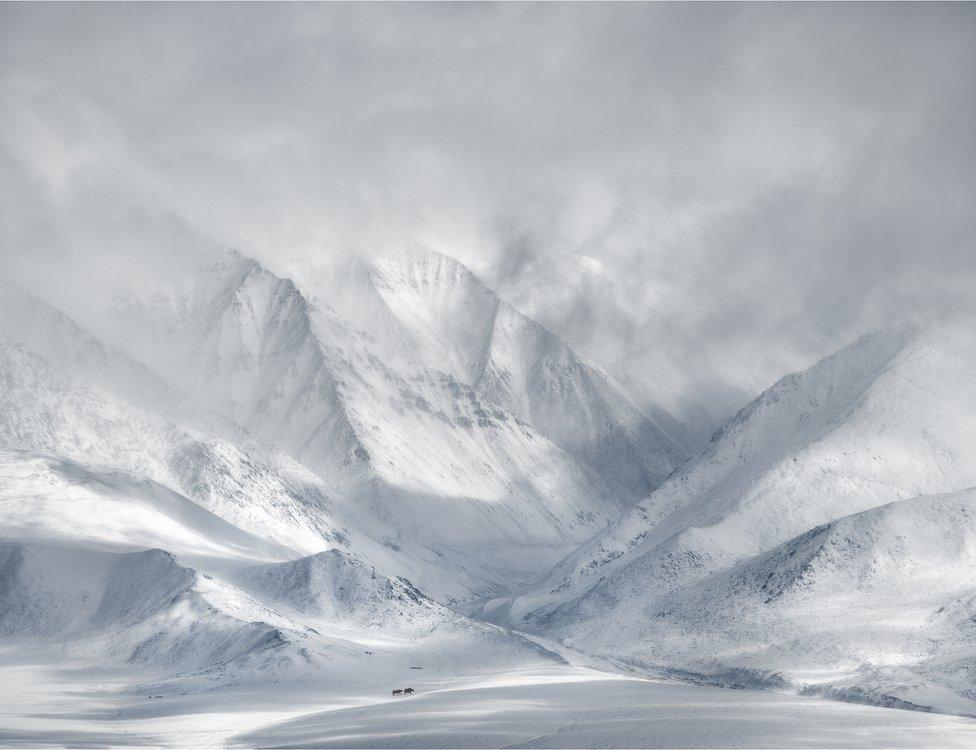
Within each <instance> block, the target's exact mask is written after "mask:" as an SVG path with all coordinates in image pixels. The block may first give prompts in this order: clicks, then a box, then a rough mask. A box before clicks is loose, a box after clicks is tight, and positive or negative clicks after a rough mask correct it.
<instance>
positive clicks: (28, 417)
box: [0, 333, 354, 554]
mask: <svg viewBox="0 0 976 750" xmlns="http://www.w3.org/2000/svg"><path fill="white" fill-rule="evenodd" d="M0 448H3V449H7V450H16V451H21V452H34V453H40V454H45V455H48V456H51V457H53V458H54V460H62V459H68V460H70V461H74V462H79V463H81V464H83V465H84V466H85V467H86V469H87V470H93V471H96V472H98V473H104V472H112V471H116V472H118V471H126V472H134V473H136V474H139V475H141V476H144V477H151V478H152V479H153V480H155V481H156V482H158V483H160V484H162V485H164V486H165V487H167V488H169V489H170V490H173V491H175V492H178V493H181V494H183V495H185V496H186V497H188V498H190V499H192V500H193V501H194V502H195V503H197V504H199V505H200V506H202V507H203V508H205V509H207V510H209V511H211V512H212V513H214V514H215V515H217V516H219V517H220V518H222V519H224V520H225V521H228V522H229V523H232V524H234V525H236V526H238V527H239V528H241V529H244V530H246V531H248V532H250V533H253V534H256V535H260V536H262V537H263V538H265V539H267V540H268V541H269V542H276V543H277V544H278V545H280V546H282V547H284V548H287V549H290V550H292V551H293V552H294V553H295V554H302V553H306V554H307V553H311V552H317V551H320V550H322V549H325V548H330V547H333V546H336V545H340V546H345V545H348V544H349V538H350V537H351V536H354V532H353V531H351V530H350V529H349V527H348V518H347V516H346V514H345V513H344V512H343V511H342V509H341V508H340V507H339V506H338V505H337V501H336V500H335V499H334V498H333V497H331V496H330V495H329V494H327V493H326V492H324V491H323V489H322V487H321V483H320V482H318V480H316V479H315V478H314V477H312V476H311V475H310V474H309V473H308V472H307V471H304V470H302V469H301V467H299V466H297V465H293V462H292V463H289V462H288V461H287V460H286V459H274V458H271V459H269V461H273V463H266V462H264V461H261V460H260V459H257V458H253V457H251V456H249V455H247V454H245V453H244V452H243V451H242V450H241V449H240V448H237V447H236V446H234V445H231V444H229V443H226V442H223V441H221V440H217V439H214V438H210V437H208V436H205V435H201V434H199V433H196V432H195V431H192V430H188V429H187V428H184V427H182V426H180V425H178V424H175V423H173V422H169V421H166V420H164V419H162V418H161V417H159V416H157V415H155V414H152V413H149V412H147V411H144V410H142V409H140V408H138V407H137V406H134V405H132V404H129V403H127V402H125V401H122V400H120V399H118V398H115V397H114V396H112V395H111V394H108V393H106V392H104V391H102V390H100V389H98V388H92V387H89V386H87V385H85V384H83V383H80V382H78V381H77V380H75V379H74V378H71V377H69V376H68V375H66V374H65V373H64V372H62V371H59V370H58V369H57V368H54V367H52V366H51V365H50V364H49V363H47V362H46V361H45V360H44V359H43V358H41V357H39V356H38V355H37V354H35V353H33V352H31V351H30V350H28V349H27V348H25V347H23V346H22V345H18V344H13V343H11V342H10V341H9V339H7V338H6V337H5V335H4V334H2V333H0ZM93 467H95V468H93ZM60 484H61V483H60V482H55V483H54V485H53V486H54V487H57V486H59V485H60Z"/></svg>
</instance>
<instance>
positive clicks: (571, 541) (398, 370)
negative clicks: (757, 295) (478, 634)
mask: <svg viewBox="0 0 976 750" xmlns="http://www.w3.org/2000/svg"><path fill="white" fill-rule="evenodd" d="M303 283H304V284H307V285H308V286H309V287H310V288H314V289H315V290H316V291H315V293H314V294H312V293H306V292H305V291H304V288H303V289H301V290H300V289H299V288H298V287H296V286H295V285H294V284H293V283H292V282H291V281H288V280H285V279H282V278H280V277H278V276H276V275H275V274H273V273H271V272H270V271H268V270H267V269H264V268H262V267H261V266H259V265H257V264H256V263H254V262H253V261H251V260H249V259H246V258H243V257H241V256H239V255H237V254H235V253H230V252H228V253H223V254H221V255H220V256H219V257H218V258H217V259H216V260H213V261H212V262H208V263H206V264H205V265H204V266H203V267H202V268H200V269H199V270H198V271H197V272H196V273H195V274H192V275H191V276H189V277H187V278H177V279H174V280H172V282H171V283H170V282H166V283H164V284H161V286H160V288H158V289H154V290H152V291H151V292H150V291H148V290H137V289H133V290H129V292H128V293H127V294H126V295H125V296H123V297H122V298H121V300H120V303H119V307H118V311H119V315H118V316H117V324H118V330H117V333H116V335H117V337H118V339H119V340H122V341H124V342H126V341H127V342H128V343H125V347H126V348H127V349H129V348H130V347H135V348H134V349H132V351H134V353H136V354H137V355H138V356H139V357H140V359H145V361H147V362H149V363H150V364H151V365H152V366H153V367H155V368H157V369H159V371H160V372H163V373H164V374H165V375H166V376H167V377H168V378H170V379H172V380H173V381H174V382H176V383H177V384H178V385H179V386H180V387H182V388H185V389H186V390H187V391H188V392H190V393H191V394H193V396H194V398H195V399H196V400H197V401H199V402H202V403H208V404H212V405H214V406H215V408H217V409H218V410H219V411H221V412H222V413H223V414H225V415H226V416H228V417H229V418H232V419H234V420H237V421H240V422H241V423H242V424H243V425H244V426H245V427H247V429H248V430H250V431H251V432H253V433H254V434H255V435H256V436H258V437H259V438H260V439H262V440H264V441H267V442H269V443H272V444H274V445H276V446H278V447H279V448H280V449H281V450H283V451H285V452H287V453H289V454H291V455H292V456H294V457H295V458H296V459H297V460H299V461H300V462H302V463H303V464H304V465H306V466H308V467H309V468H310V469H312V470H313V471H315V472H316V473H317V474H318V476H319V477H321V478H323V479H324V480H325V481H327V482H329V483H330V485H331V486H332V487H334V488H336V491H337V492H339V493H341V494H343V495H345V496H347V497H348V498H350V500H351V501H352V505H351V507H355V508H357V509H359V510H362V511H363V514H362V516H361V517H359V518H358V519H357V525H359V526H360V527H362V528H363V529H364V530H365V531H366V532H367V533H368V534H369V535H370V536H371V537H373V538H374V539H376V540H378V541H380V542H382V543H384V544H387V545H388V546H389V547H390V548H391V549H393V550H394V551H400V552H403V553H404V556H405V557H406V556H409V557H410V558H411V565H412V567H411V568H409V569H408V570H407V571H406V572H407V573H408V575H409V576H410V578H411V580H414V581H416V582H417V583H418V585H420V586H421V587H422V588H423V589H424V590H425V591H429V592H430V593H432V594H434V595H437V596H449V597H452V598H458V597H462V598H463V597H470V596H471V595H472V594H476V593H485V592H487V591H490V590H495V591H504V590H506V589H508V590H511V589H514V588H516V587H518V586H520V585H524V583H526V582H528V581H529V580H531V579H532V578H534V577H535V576H536V575H537V571H538V570H539V569H542V568H545V567H548V566H550V565H551V564H552V563H554V562H555V561H556V560H557V559H558V558H559V557H560V556H561V555H563V554H565V553H566V552H567V551H569V550H570V549H571V548H572V547H573V546H575V545H576V544H578V543H579V542H580V541H582V540H583V539H585V538H587V537H588V536H590V535H592V534H593V533H594V532H595V531H597V530H598V529H600V528H602V527H603V526H605V524H606V523H607V522H608V521H609V520H610V519H612V518H614V517H615V516H616V515H617V514H618V513H619V511H620V510H621V509H622V508H624V507H627V505H628V504H629V503H631V502H633V500H634V495H632V494H631V490H632V489H636V488H645V487H647V486H648V484H649V483H651V482H652V481H653V477H658V476H661V475H663V474H664V473H666V472H667V471H670V469H671V468H672V467H673V465H675V463H676V462H677V460H678V456H679V455H680V454H681V451H682V450H684V449H682V448H680V447H677V446H679V442H677V441H676V440H672V439H671V438H669V437H668V436H667V435H666V434H665V433H664V432H663V431H662V430H661V429H659V428H658V427H656V426H654V425H653V424H651V423H650V422H649V421H648V420H647V419H646V418H644V417H643V416H642V415H641V414H640V413H639V412H638V411H637V410H636V408H635V407H633V406H632V405H631V404H630V403H629V402H628V401H627V399H626V398H625V397H624V396H623V395H622V394H619V393H618V392H616V391H614V389H613V386H612V385H611V384H610V383H609V381H607V380H606V379H605V378H603V377H602V376H601V375H599V373H597V372H596V371H594V370H592V369H591V368H589V367H588V366H586V365H584V364H583V363H581V362H579V361H578V360H577V359H576V358H575V355H573V354H572V352H571V351H570V350H569V349H567V348H566V347H565V346H564V345H563V344H561V343H560V342H559V341H558V339H556V338H555V337H554V336H552V335H551V334H548V333H546V332H545V331H544V329H541V328H540V327H539V326H537V325H535V324H532V323H531V322H530V321H528V320H527V319H525V318H523V317H522V316H519V315H518V314H517V313H515V312H514V311H513V310H511V309H510V308H508V307H507V306H506V305H504V303H502V302H501V301H500V300H499V299H498V298H497V296H496V295H494V293H492V292H491V291H490V290H488V289H487V288H485V287H484V286H483V285H481V284H480V282H478V281H477V279H475V278H474V276H473V275H472V274H471V273H470V272H469V271H467V269H465V268H464V267H463V266H460V264H457V263H456V262H455V261H451V260H450V259H447V258H444V257H443V256H439V255H436V254H429V253H419V252H418V253H410V254H405V255H402V256H396V257H394V258H388V259H386V260H383V259H370V260H369V261H366V260H363V259H361V258H352V259H348V260H347V261H344V262H343V263H342V264H339V265H337V266H336V267H334V268H332V269H328V272H327V273H325V272H323V273H322V274H319V275H313V276H311V277H310V278H309V279H306V280H305V281H304V282H303ZM167 284H168V286H167ZM142 331H149V333H148V334H143V333H142ZM570 414H572V415H573V416H572V417H569V416H566V415H570ZM662 419H664V418H662ZM664 421H666V419H664ZM536 422H537V423H538V425H537V424H535V423H536ZM672 422H673V420H672ZM669 424H671V423H669ZM540 425H541V426H540ZM672 426H674V427H675V432H676V433H680V426H679V425H676V423H674V424H673V425H672ZM547 435H548V436H547ZM652 447H653V449H652ZM645 457H646V460H644V458H645ZM648 467H651V468H648ZM652 470H653V472H652ZM448 560H449V561H451V562H450V563H449V564H446V563H445V561H448Z"/></svg>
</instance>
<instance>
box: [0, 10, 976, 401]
mask: <svg viewBox="0 0 976 750" xmlns="http://www.w3.org/2000/svg"><path fill="white" fill-rule="evenodd" d="M0 50H2V61H3V62H2V92H3V93H2V96H3V100H4V107H3V114H2V115H0V145H2V149H3V151H2V154H0V157H2V159H0V169H2V170H3V172H4V174H3V176H2V182H0V186H2V191H3V197H4V202H5V205H6V206H11V207H13V211H10V212H6V213H7V216H6V217H5V219H4V221H3V225H2V226H3V251H2V252H3V253H4V258H3V263H4V264H5V265H6V266H8V267H12V266H16V267H17V268H19V269H21V271H23V269H24V268H31V267H33V266H32V261H31V258H27V259H26V260H25V255H26V254H31V255H32V256H36V258H39V259H40V260H38V261H37V263H36V264H35V265H36V266H37V267H38V268H39V267H41V266H42V265H43V261H44V259H45V258H50V257H55V256H59V257H60V258H61V259H62V260H63V259H64V258H68V259H69V260H72V259H74V260H80V261H81V263H80V265H82V266H84V267H90V266H91V265H92V263H91V259H92V258H97V257H100V258H103V259H105V260H103V261H102V264H103V265H106V264H107V265H111V266H113V267H114V266H117V265H119V264H121V265H122V266H125V265H126V264H127V263H128V265H129V266H130V267H132V268H140V267H142V266H143V265H144V264H145V263H147V262H149V260H150V259H152V258H156V257H157V256H168V255H169V254H171V253H173V252H175V248H176V247H177V246H179V245H181V244H183V245H189V246H191V247H192V246H194V243H200V244H202V245H205V244H207V243H209V242H216V243H222V244H227V245H233V246H237V247H240V248H242V249H244V250H245V251H247V252H251V253H253V254H255V255H257V256H258V257H261V258H262V259H264V260H265V261H266V262H269V263H271V264H272V265H273V264H274V263H276V262H287V261H288V259H290V258H307V257H315V256H316V255H321V254H327V253H333V252H339V251H342V250H344V249H348V248H353V249H360V250H371V249H377V248H380V249H381V248H383V247H386V246H390V245H397V244H404V243H412V242H421V243H424V244H427V245H430V246H432V247H434V248H435V249H437V250H440V251H442V252H446V253H448V254H451V255H455V256H458V257H460V258H461V259H463V260H467V261H469V262H472V263H473V264H474V265H476V266H478V267H479V268H483V269H491V270H490V271H488V273H491V274H493V276H494V279H495V281H496V282H497V283H498V285H499V286H500V287H501V288H503V290H504V289H509V290H512V292H513V294H516V296H521V295H522V291H524V290H525V289H527V288H528V289H531V288H533V280H532V278H531V277H530V276H528V275H530V274H532V273H534V272H535V269H537V268H538V263H540V262H548V261H545V260H544V259H547V258H550V257H552V256H555V257H556V258H559V257H560V256H562V255H565V254H567V253H581V254H584V255H587V256H591V257H593V258H596V259H598V260H600V261H602V262H603V263H604V264H605V265H606V268H607V269H610V270H611V271H613V272H614V273H615V274H616V275H617V276H619V277H621V278H625V279H626V280H627V281H628V284H630V285H631V286H633V287H635V288H636V291H635V290H631V291H628V292H627V293H628V294H632V295H633V296H634V298H635V299H640V300H642V301H643V300H647V299H649V300H651V301H652V302H653V304H649V305H647V306H640V305H630V304H629V303H621V304H620V306H619V307H620V309H619V310H617V311H615V312H614V313H613V314H608V315H605V316H603V317H600V316H599V315H598V314H597V313H594V312H593V311H594V310H595V309H596V308H597V307H599V306H600V305H603V304H605V301H602V300H601V299H599V298H593V297H592V296H593V295H596V294H598V293H602V291H603V290H602V289H597V288H595V287H593V286H588V285H585V284H584V285H580V286H579V288H576V289H574V290H573V294H574V295H575V297H574V296H572V295H570V294H568V293H565V292H566V290H556V291H558V292H560V293H561V294H563V296H562V297H560V299H558V300H554V301H553V304H552V305H551V306H552V307H554V308H558V309H561V310H563V311H564V313H563V319H562V320H561V321H560V320H553V321H552V323H553V325H556V326H559V325H562V326H563V327H564V328H565V330H566V331H568V332H572V331H575V332H576V335H578V336H579V337H580V338H581V340H590V339H595V338H604V339H613V344H612V347H615V348H616V350H620V349H621V348H622V347H629V348H630V349H631V350H632V352H633V353H634V354H633V356H630V357H629V358H627V357H625V358H624V359H629V360H630V361H631V362H632V363H633V367H634V368H644V369H647V368H652V367H654V362H655V357H656V356H658V353H657V348H656V347H655V346H652V345H649V344H648V343H647V341H645V340H642V337H643V336H644V332H646V331H654V330H657V329H656V328H655V326H658V328H659V327H660V324H659V323H655V320H657V319H658V318H660V317H662V316H663V317H665V318H668V319H669V320H671V321H673V325H674V327H675V329H676V330H677V331H678V333H676V334H675V335H674V336H673V337H672V338H671V339H670V341H671V342H672V344H671V345H672V346H673V347H674V348H675V349H676V351H674V352H673V353H672V356H673V358H674V359H675V361H677V362H679V363H684V365H683V366H685V367H686V368H687V369H692V368H696V369H700V368H703V367H704V368H709V369H712V370H714V371H715V376H714V378H713V381H714V382H713V385H712V386H708V387H711V388H714V389H715V390H716V392H718V390H722V389H724V388H726V387H727V386H728V385H729V384H730V383H731V384H733V385H734V386H735V387H737V388H745V389H747V390H748V389H755V388H758V387H761V386H762V385H764V384H765V383H766V382H768V381H769V380H770V379H772V378H774V377H776V376H777V375H779V374H782V372H783V371H785V370H787V369H790V368H792V367H797V366H801V365H804V364H807V363H808V362H809V361H810V360H812V359H813V358H815V357H816V356H819V355H820V354H823V353H825V352H826V351H828V350H829V349H830V348H831V347H833V346H836V345H838V344H840V343H842V342H843V341H844V340H846V339H847V338H850V337H851V336H854V335H856V334H858V333H860V332H861V331H862V330H864V329H865V328H867V327H871V326H875V325H885V324H888V323H892V322H898V321H900V320H902V319H906V318H907V319H913V318H916V317H925V316H933V315H939V314H943V313H946V312H952V311H954V310H956V309H958V308H960V307H962V306H965V305H966V304H967V301H968V300H970V299H971V298H972V297H973V296H974V295H973V292H974V291H976V290H974V286H976V281H974V279H976V259H974V258H976V253H974V251H973V250H974V249H973V236H974V218H973V217H974V210H973V209H974V198H976V187H974V179H976V178H974V175H976V135H974V128H973V127H972V123H973V122H974V115H976V93H974V92H976V87H974V86H973V73H972V71H973V70H976V8H974V7H973V6H972V5H969V4H910V3H906V4H843V5H841V4H781V5H774V4H402V5H391V4H324V5H306V4H295V5H291V4H289V5H265V4H240V5H231V4H206V5H184V4H156V5H150V4H131V5H130V4H104V5H103V4H77V5H75V4H57V5H53V4H52V5H18V4H6V5H4V6H2V7H0ZM190 236H192V237H194V238H195V239H194V240H193V241H192V242H190V241H188V240H187V237H190ZM137 245H138V247H137ZM28 248H29V249H28ZM540 259H542V260H540ZM553 262H558V260H557V261H553ZM69 265H70V264H69ZM96 265H97V263H96ZM629 288H630V287H628V289H629ZM535 293H536V294H537V295H540V296H542V297H543V299H542V301H541V302H540V303H539V305H540V306H545V304H546V303H545V297H546V295H553V294H555V293H556V292H555V291H553V290H547V289H546V288H544V287H541V286H540V287H538V288H537V289H535ZM557 303H558V304H557ZM628 310H629V312H628ZM594 320H600V321H601V323H605V325H606V326H611V325H613V326H614V329H613V330H606V329H602V330H600V329H598V327H597V326H595V325H593V321H594ZM679 334H680V335H679ZM649 335H650V334H648V336H649ZM614 337H616V338H614ZM681 341H686V342H691V343H690V344H686V345H685V346H686V349H685V350H680V349H681V346H682V344H681V343H680V342H681ZM608 346H609V345H608ZM703 353H706V354H707V355H708V356H707V357H706V356H703ZM702 387H705V386H702Z"/></svg>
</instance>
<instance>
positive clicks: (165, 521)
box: [0, 451, 294, 561]
mask: <svg viewBox="0 0 976 750" xmlns="http://www.w3.org/2000/svg"><path fill="white" fill-rule="evenodd" d="M0 528H2V529H3V532H2V533H3V535H4V536H6V537H9V538H16V539H48V540H70V541H74V542H91V543H98V544H103V545H104V544H107V545H112V546H113V547H118V548H122V549H141V548H146V547H160V546H165V547H166V548H167V549H169V550H170V551H172V552H175V553H178V554H180V555H183V556H186V557H195V558H203V559H207V558H215V557H216V558H229V559H239V560H243V561H252V560H254V559H255V558H259V559H267V560H283V559H288V558H289V557H291V556H292V555H293V554H294V553H293V552H292V551H291V550H289V549H288V548H287V547H284V546H282V545H279V544H275V543H273V542H271V541H269V540H265V539H262V538H260V537H258V536H256V535H254V534H249V533H247V532H244V531H242V530H240V529H239V528H237V527H236V526H233V525H232V524H230V523H228V522H227V521H225V520H224V519H222V518H220V517H219V516H216V515H214V514H213V513H211V512H209V511H207V510H205V509H204V508H202V507H201V506H200V505H198V504H197V503H195V502H193V501H192V500H190V499H189V498H186V497H184V496H183V495H180V494H178V493H176V492H173V491H172V490H170V489H168V488H166V487H164V486H163V485H161V484H158V483H156V482H153V481H152V480H150V479H147V478H145V477H140V476H138V475H133V474H130V473H128V472H123V471H120V470H106V469H102V470H99V469H95V468H92V467H87V466H84V465H82V464H80V463H78V462H77V461H72V460H70V459H67V458H58V457H53V456H45V455H37V454H31V453H24V452H21V451H0Z"/></svg>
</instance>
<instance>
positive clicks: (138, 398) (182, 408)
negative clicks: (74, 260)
mask: <svg viewBox="0 0 976 750" xmlns="http://www.w3.org/2000/svg"><path fill="white" fill-rule="evenodd" d="M0 332H2V333H4V334H5V335H6V336H7V337H8V339H9V340H10V341H12V342H15V343H19V344H22V345H24V346H25V347H27V348H28V349H29V350H31V351H32V352H35V353H37V354H39V355H40V356H42V357H43V358H44V359H45V360H46V361H47V362H49V363H50V364H51V365H53V366H54V367H55V368H57V369H59V370H62V371H66V372H69V373H71V375H72V377H73V378H75V379H76V380H80V381H82V382H84V383H87V384H88V385H92V386H94V387H96V388H98V389H100V390H102V391H105V392H106V393H109V394H112V395H113V396H116V397H118V398H120V399H122V400H123V401H127V402H129V403H132V404H136V405H138V406H139V407H140V408H141V409H144V410H146V411H149V412H151V413H153V414H157V415H161V416H163V417H165V418H166V419H168V420H172V421H176V422H180V423H181V424H184V425H188V426H192V427H194V428H197V429H199V430H200V431H201V432H206V433H211V434H214V435H217V436H222V437H226V438H227V439H229V440H232V441H235V442H237V443H241V444H250V443H251V442H252V441H250V440H249V437H248V435H247V434H246V432H245V431H244V430H243V429H242V428H241V427H240V426H239V425H236V424H234V423H232V422H230V421H228V420H226V419H223V418H221V417H219V416H218V415H217V414H216V413H215V412H213V411H211V410H210V409H209V408H206V407H205V406H204V407H202V408H201V406H200V405H198V404H193V403H191V402H190V401H189V399H188V396H187V394H185V393H183V392H181V391H179V390H177V389H176V388H174V387H173V386H172V385H171V384H170V383H169V382H167V381H165V380H164V379H162V378H161V377H159V376H158V375H156V374H154V373H153V372H151V371H150V370H149V369H148V368H147V367H146V366H145V365H143V364H141V363H139V362H136V361H134V360H133V359H131V358H129V357H128V356H126V355H125V354H123V353H122V352H121V351H119V350H118V349H115V348H113V347H111V346H108V345H106V344H105V343H104V342H103V341H101V340H99V339H98V338H96V337H95V336H93V335H92V334H91V333H90V332H89V331H87V330H85V329H84V328H83V327H81V326H80V325H78V323H76V322H75V321H74V320H72V319H71V318H70V317H68V316H67V315H65V314H64V313H63V312H61V311H60V310H58V309H56V308H54V307H52V306H51V305H48V304H47V303H45V302H43V301H42V300H40V299H38V298H37V297H35V296H34V295H32V294H30V293H29V292H27V291H26V290H24V289H21V288H20V287H18V286H16V285H14V284H12V283H10V282H8V281H5V280H4V279H0Z"/></svg>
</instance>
